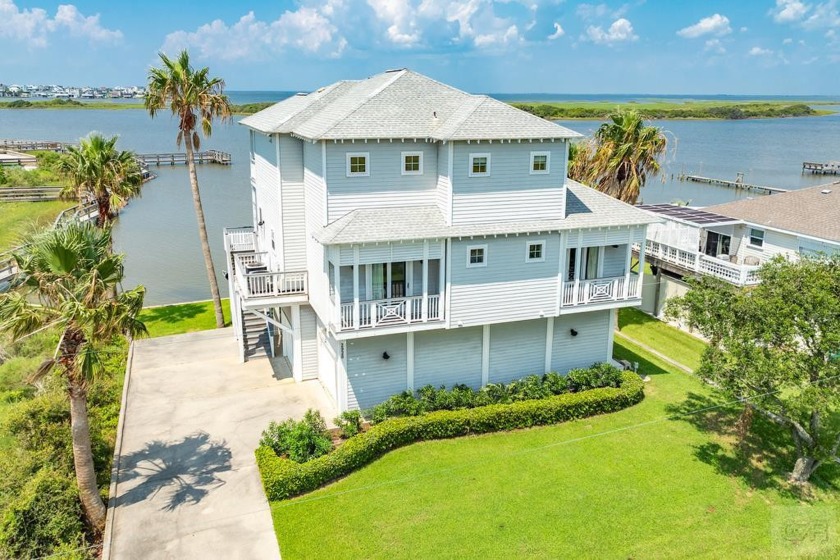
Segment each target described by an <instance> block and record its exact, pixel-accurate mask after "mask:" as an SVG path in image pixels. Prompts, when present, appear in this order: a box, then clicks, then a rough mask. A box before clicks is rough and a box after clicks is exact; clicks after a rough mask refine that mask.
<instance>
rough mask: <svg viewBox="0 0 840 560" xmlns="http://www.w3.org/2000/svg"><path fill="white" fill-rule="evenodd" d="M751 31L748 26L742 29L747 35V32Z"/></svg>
mask: <svg viewBox="0 0 840 560" xmlns="http://www.w3.org/2000/svg"><path fill="white" fill-rule="evenodd" d="M749 30H750V28H749V27H746V26H744V27H742V28H741V29H740V31H741V33H746V32H747V31H749Z"/></svg>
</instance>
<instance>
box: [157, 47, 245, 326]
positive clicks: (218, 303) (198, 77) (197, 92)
mask: <svg viewBox="0 0 840 560" xmlns="http://www.w3.org/2000/svg"><path fill="white" fill-rule="evenodd" d="M159 56H160V60H161V62H162V63H163V67H162V68H151V69H149V79H148V82H149V83H148V88H147V91H148V93H147V94H146V101H145V103H146V109H147V110H148V111H149V115H151V116H152V118H154V116H155V115H156V114H157V112H158V111H161V110H164V109H166V108H169V110H170V111H171V112H172V115H173V116H175V117H177V119H178V136H177V139H176V142H177V144H178V146H180V145H181V142H183V143H184V146H185V147H186V150H187V167H188V168H189V174H190V187H191V188H192V195H193V205H194V206H195V216H196V219H197V220H198V235H199V237H200V239H201V250H202V252H203V253H204V267H205V268H206V269H207V280H208V281H209V282H210V294H211V296H212V297H213V308H214V309H215V311H216V327H217V328H222V327H224V326H225V317H224V313H223V312H222V299H221V296H220V295H219V283H218V282H217V281H216V272H215V269H214V268H213V257H212V255H211V254H210V242H209V241H208V240H207V224H206V222H205V220H204V209H203V208H202V206H201V193H200V192H199V190H198V177H197V176H196V172H195V162H194V161H193V153H194V151H195V150H198V149H200V148H201V139H200V137H199V135H198V132H197V130H196V127H197V126H198V125H199V124H200V125H201V131H202V132H203V133H204V136H205V137H209V136H210V135H211V134H212V133H213V119H215V118H218V119H219V120H221V121H226V120H229V119H230V118H231V110H230V102H229V101H228V98H227V96H226V95H224V88H225V82H224V80H222V79H221V78H211V77H209V75H208V74H209V72H210V70H209V69H208V68H206V67H205V68H202V69H201V70H195V69H194V68H193V67H192V66H191V65H190V55H189V54H188V53H187V51H186V50H184V51H181V54H179V55H178V58H176V59H170V58H169V57H167V56H166V55H165V54H163V53H160V54H159Z"/></svg>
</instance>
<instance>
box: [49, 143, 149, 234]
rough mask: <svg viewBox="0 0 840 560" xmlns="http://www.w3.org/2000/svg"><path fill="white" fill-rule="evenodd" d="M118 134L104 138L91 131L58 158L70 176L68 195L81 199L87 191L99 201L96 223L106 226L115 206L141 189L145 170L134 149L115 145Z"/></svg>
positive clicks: (65, 192)
mask: <svg viewBox="0 0 840 560" xmlns="http://www.w3.org/2000/svg"><path fill="white" fill-rule="evenodd" d="M116 144H117V137H116V136H114V137H113V138H105V137H104V136H102V135H101V134H97V133H93V132H92V133H91V134H90V135H89V136H88V137H87V138H82V139H81V142H80V143H79V146H78V147H76V146H71V147H70V148H68V150H67V154H66V155H65V156H64V157H63V158H62V159H61V160H60V161H59V170H60V171H61V172H62V173H64V174H65V175H66V176H67V177H69V178H70V181H71V183H70V185H69V186H68V187H67V188H65V189H64V190H63V191H62V193H61V194H62V196H63V197H65V198H76V199H78V200H82V199H83V198H84V196H85V195H88V196H90V197H91V198H93V199H94V200H95V201H96V204H97V207H98V209H99V215H98V217H97V220H96V224H97V225H98V226H99V227H104V226H105V225H106V224H108V223H110V222H111V220H112V219H113V218H114V215H115V210H116V209H118V208H121V207H122V206H125V203H126V202H127V201H128V199H129V198H132V197H134V196H137V195H138V194H139V193H140V185H142V184H143V172H142V170H141V169H140V165H139V164H138V163H137V159H136V158H135V156H134V154H133V153H132V152H128V151H120V150H117V148H116Z"/></svg>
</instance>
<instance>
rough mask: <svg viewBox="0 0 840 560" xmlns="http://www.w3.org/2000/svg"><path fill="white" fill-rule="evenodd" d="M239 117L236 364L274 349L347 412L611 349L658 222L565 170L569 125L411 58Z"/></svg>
mask: <svg viewBox="0 0 840 560" xmlns="http://www.w3.org/2000/svg"><path fill="white" fill-rule="evenodd" d="M241 124H243V125H245V126H246V127H248V128H249V129H250V142H251V184H252V197H253V216H254V217H253V220H254V224H253V226H251V227H245V228H230V229H227V230H225V246H226V250H227V254H228V263H229V267H230V269H229V283H230V286H229V287H230V293H231V302H232V307H233V314H234V326H235V331H236V333H237V337H238V338H239V340H240V348H241V352H242V358H243V360H244V359H248V358H249V357H252V356H254V355H258V354H260V353H262V351H265V352H266V353H268V354H269V355H271V356H273V357H277V358H279V359H282V360H285V361H286V363H287V364H288V366H289V368H290V369H291V372H292V375H293V377H294V379H295V380H298V381H302V380H307V379H319V380H320V381H321V383H322V384H323V386H324V388H325V389H326V391H327V393H328V394H329V395H330V396H331V397H332V398H333V399H334V401H335V404H336V406H337V408H338V409H339V410H347V409H354V408H366V407H369V406H371V405H373V404H376V403H378V402H381V401H382V400H384V399H386V398H387V397H389V396H391V395H393V394H395V393H398V392H400V391H403V390H405V389H413V388H418V387H421V386H423V385H426V384H433V385H441V384H445V385H447V386H451V385H453V384H455V383H464V384H467V385H470V386H473V387H479V386H481V385H483V384H486V383H488V382H507V381H510V380H512V379H515V378H519V377H522V376H525V375H528V374H533V373H544V372H547V371H560V372H565V371H568V370H569V369H571V368H575V367H580V366H588V365H590V364H592V363H593V362H598V361H607V360H610V359H611V356H612V332H613V324H614V318H615V316H614V314H615V313H616V309H617V308H619V307H626V306H634V305H639V303H640V301H641V282H640V281H639V276H638V275H637V274H636V272H634V271H633V270H631V254H632V246H633V245H634V244H637V245H638V244H641V245H644V243H643V242H644V239H645V233H646V228H647V225H648V224H650V223H654V222H657V221H659V219H658V218H655V217H654V216H652V215H651V214H649V213H647V212H643V211H641V210H638V209H636V208H633V207H631V206H628V205H626V204H624V203H621V202H618V201H616V200H614V199H612V198H609V197H607V196H605V195H602V194H600V193H598V192H596V191H594V190H592V189H589V188H587V187H584V186H582V185H580V184H577V183H575V182H573V181H570V180H569V179H568V178H567V177H566V168H567V153H568V142H569V140H570V139H572V138H576V137H578V136H579V135H578V134H577V133H575V132H573V131H571V130H569V129H567V128H564V127H562V126H558V125H556V124H553V123H551V122H549V121H546V120H543V119H541V118H537V117H535V116H532V115H530V114H528V113H525V112H523V111H520V110H518V109H515V108H513V107H510V106H509V105H507V104H505V103H502V102H499V101H496V100H494V99H491V98H489V97H486V96H477V95H470V94H467V93H464V92H462V91H459V90H457V89H454V88H452V87H449V86H447V85H444V84H441V83H439V82H436V81H434V80H432V79H430V78H427V77H425V76H422V75H420V74H417V73H414V72H411V71H407V70H395V71H389V72H385V73H382V74H379V75H376V76H373V77H371V78H368V79H366V80H361V81H342V82H337V83H335V84H332V85H329V86H326V87H324V88H321V89H319V90H317V91H315V92H313V93H310V94H306V95H303V94H301V95H297V96H294V97H291V98H289V99H286V100H285V101H282V102H280V103H277V104H276V105H274V106H272V107H269V108H267V109H265V110H263V111H261V112H259V113H257V114H255V115H253V116H250V117H247V118H245V119H243V120H242V122H241ZM641 259H642V260H644V254H642V255H641Z"/></svg>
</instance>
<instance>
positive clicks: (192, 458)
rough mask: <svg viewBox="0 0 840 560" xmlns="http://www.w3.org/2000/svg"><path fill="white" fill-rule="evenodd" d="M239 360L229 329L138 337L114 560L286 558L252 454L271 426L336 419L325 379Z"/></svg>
mask: <svg viewBox="0 0 840 560" xmlns="http://www.w3.org/2000/svg"><path fill="white" fill-rule="evenodd" d="M286 372H287V370H286V369H285V368H284V369H283V370H281V371H278V372H275V371H274V370H273V369H272V366H271V363H270V362H269V361H268V360H266V359H260V360H254V361H251V362H248V363H245V364H241V363H239V361H238V352H237V348H236V342H235V340H234V337H233V332H232V331H231V329H223V330H215V331H205V332H201V333H191V334H186V335H177V336H169V337H162V338H156V339H148V340H139V341H137V342H135V346H134V355H133V360H132V364H131V366H130V377H129V378H128V381H127V382H128V383H129V386H128V392H127V396H126V402H125V404H124V417H123V419H122V439H121V441H120V442H118V450H117V451H118V453H119V463H118V465H117V466H116V469H117V473H118V474H117V482H116V487H114V486H113V484H112V496H111V505H112V506H113V507H112V509H111V510H110V515H111V518H110V519H109V522H110V523H109V526H108V527H107V528H106V549H105V552H106V556H105V558H106V559H107V558H111V559H115V560H125V559H135V558H136V559H140V558H142V559H148V558H155V559H164V558H172V559H176V558H177V559H189V558H201V559H208V558H225V559H235V558H243V559H245V558H247V559H278V558H279V557H280V554H279V551H278V546H277V540H276V538H275V535H274V529H273V526H272V521H271V513H270V511H269V506H268V502H267V500H266V498H265V495H264V494H263V490H262V486H261V484H260V479H259V472H258V470H257V466H256V463H255V460H254V449H255V448H256V446H257V443H258V441H259V438H260V433H261V432H262V430H263V429H264V428H265V427H266V425H267V424H268V422H269V421H270V420H275V419H283V418H287V417H292V416H294V417H299V416H302V415H303V413H304V412H305V411H306V409H307V408H317V409H319V410H321V413H322V414H323V415H324V417H325V418H326V419H327V421H330V420H332V418H333V417H334V416H335V411H334V409H333V407H332V405H331V403H330V401H329V399H328V398H327V396H326V394H325V393H324V391H323V390H322V388H321V386H320V384H319V383H318V382H317V381H307V382H304V383H295V382H294V381H293V380H292V379H290V378H286V377H285V374H286Z"/></svg>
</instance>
